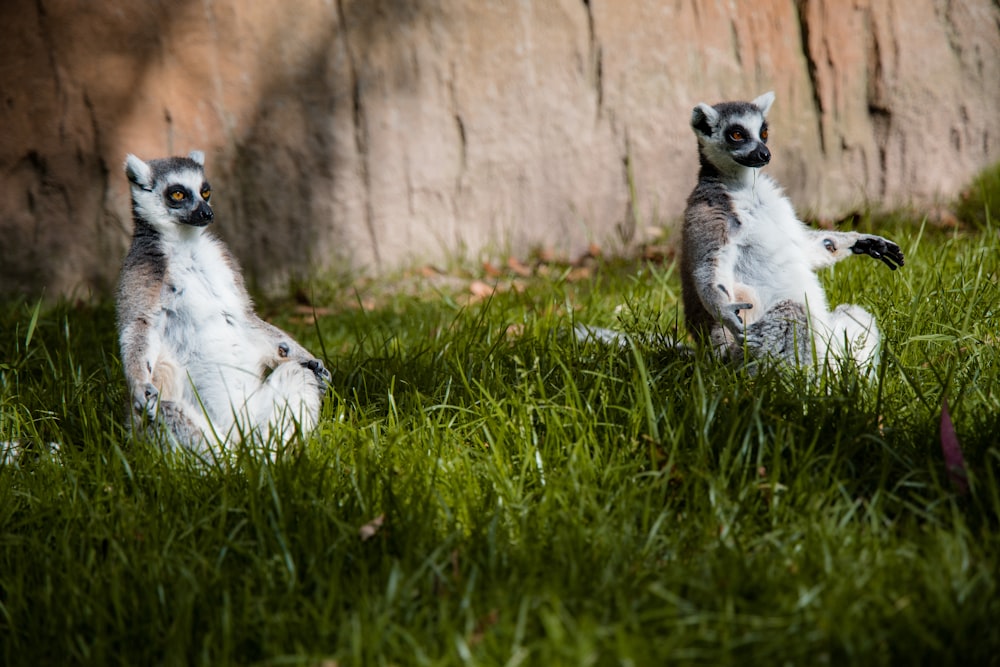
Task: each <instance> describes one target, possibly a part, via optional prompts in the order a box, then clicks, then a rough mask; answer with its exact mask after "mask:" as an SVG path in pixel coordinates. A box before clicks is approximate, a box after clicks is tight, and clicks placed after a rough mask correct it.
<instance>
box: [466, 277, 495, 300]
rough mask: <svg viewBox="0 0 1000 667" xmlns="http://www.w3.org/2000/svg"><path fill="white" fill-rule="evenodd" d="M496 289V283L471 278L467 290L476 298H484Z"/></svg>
mask: <svg viewBox="0 0 1000 667" xmlns="http://www.w3.org/2000/svg"><path fill="white" fill-rule="evenodd" d="M495 291H496V285H490V284H488V283H485V282H483V281H482V280H473V281H472V282H471V283H469V292H470V293H471V294H472V296H473V297H474V298H476V299H485V298H487V297H489V296H491V295H492V294H493V293H494V292H495Z"/></svg>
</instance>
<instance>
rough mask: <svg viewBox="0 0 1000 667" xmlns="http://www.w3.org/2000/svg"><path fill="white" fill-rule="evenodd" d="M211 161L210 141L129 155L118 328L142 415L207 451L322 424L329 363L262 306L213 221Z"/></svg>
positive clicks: (174, 439) (178, 440) (177, 439)
mask: <svg viewBox="0 0 1000 667" xmlns="http://www.w3.org/2000/svg"><path fill="white" fill-rule="evenodd" d="M204 164H205V157H204V154H203V153H201V152H200V151H194V152H192V153H191V154H190V155H188V157H172V158H164V159H160V160H151V161H149V162H143V161H142V160H140V159H139V158H137V157H136V156H134V155H129V156H128V158H127V159H126V161H125V173H126V175H127V176H128V180H129V183H130V185H131V191H132V213H133V218H134V221H135V231H134V235H133V237H132V246H131V249H130V250H129V253H128V255H127V257H126V258H125V262H124V265H123V267H122V271H121V278H120V281H119V287H118V304H117V305H118V334H119V342H120V344H121V356H122V366H123V367H124V370H125V377H126V380H127V382H128V388H129V392H130V397H131V398H130V401H131V403H132V408H133V410H134V415H135V416H136V417H138V418H139V419H143V418H144V417H148V418H149V420H150V422H149V423H150V424H151V425H152V424H157V423H159V424H162V425H163V426H165V427H166V432H167V434H168V436H169V438H170V441H171V445H180V446H182V447H184V448H187V449H191V450H194V451H198V452H202V453H203V452H206V451H209V450H211V449H212V448H213V447H214V446H215V445H217V444H223V443H226V442H233V441H235V440H239V439H242V438H247V437H251V436H252V437H254V438H259V439H260V441H261V442H262V443H264V444H266V443H268V442H269V441H270V439H272V438H273V439H277V440H280V441H282V442H286V441H287V440H288V439H289V438H291V436H292V435H293V434H294V433H295V432H296V429H301V430H302V431H303V432H308V431H310V430H311V429H312V428H313V427H314V426H315V424H316V422H317V419H318V417H319V410H320V403H321V400H322V397H323V394H324V393H325V392H326V389H327V381H328V380H329V379H330V374H329V372H328V371H327V370H326V368H325V367H324V366H323V363H322V362H321V361H320V360H319V359H316V358H315V357H313V356H312V355H311V354H309V352H308V351H306V349H305V348H303V347H302V346H301V345H299V344H298V343H296V342H295V340H294V339H293V338H292V337H291V336H289V335H288V334H287V333H285V332H284V331H282V330H281V329H278V328H277V327H274V326H272V325H270V324H268V323H267V322H264V321H263V320H261V319H260V318H259V317H258V316H257V315H256V313H255V312H254V309H253V304H252V303H251V301H250V297H249V295H248V293H247V289H246V287H245V285H244V282H243V278H242V276H241V274H240V271H239V268H238V267H237V265H236V261H235V259H234V258H233V256H232V254H230V252H229V250H228V249H227V248H226V246H225V245H224V244H223V243H222V241H220V240H219V239H218V238H217V237H216V236H215V235H213V234H212V233H211V232H209V231H208V230H207V229H206V226H207V225H208V224H209V223H211V222H212V220H213V218H214V214H213V212H212V207H211V205H210V204H209V199H210V197H211V194H212V192H211V189H210V187H209V185H208V182H207V181H206V180H205V172H204ZM153 430H156V429H153Z"/></svg>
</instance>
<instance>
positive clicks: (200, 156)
mask: <svg viewBox="0 0 1000 667" xmlns="http://www.w3.org/2000/svg"><path fill="white" fill-rule="evenodd" d="M188 158H190V159H192V160H194V161H195V162H197V163H198V164H199V165H200V166H202V167H204V166H205V154H204V153H203V152H201V151H191V152H190V153H188Z"/></svg>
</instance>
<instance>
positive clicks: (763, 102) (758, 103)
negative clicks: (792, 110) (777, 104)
mask: <svg viewBox="0 0 1000 667" xmlns="http://www.w3.org/2000/svg"><path fill="white" fill-rule="evenodd" d="M772 104H774V91H773V90H769V91H768V92H766V93H764V94H763V95H761V96H760V97H758V98H757V99H755V100H754V101H753V105H754V106H755V107H757V108H758V109H760V112H761V113H762V114H764V116H767V112H768V111H769V110H770V109H771V105H772Z"/></svg>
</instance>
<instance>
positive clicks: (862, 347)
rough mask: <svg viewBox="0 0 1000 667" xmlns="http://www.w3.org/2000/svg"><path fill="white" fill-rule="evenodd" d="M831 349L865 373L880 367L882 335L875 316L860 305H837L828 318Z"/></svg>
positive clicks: (832, 352)
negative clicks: (851, 361) (850, 360)
mask: <svg viewBox="0 0 1000 667" xmlns="http://www.w3.org/2000/svg"><path fill="white" fill-rule="evenodd" d="M829 328H830V335H829V346H830V352H831V354H832V355H836V356H837V357H839V358H842V359H853V360H854V362H855V363H857V364H858V366H859V367H860V368H861V369H862V370H867V369H868V368H875V367H877V366H878V364H879V343H880V342H881V334H880V333H879V330H878V326H876V324H875V317H874V316H873V315H872V314H871V313H869V312H868V311H867V310H865V309H864V308H862V307H861V306H855V305H852V304H844V305H841V306H837V307H836V308H835V309H834V311H833V312H832V313H830V317H829Z"/></svg>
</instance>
